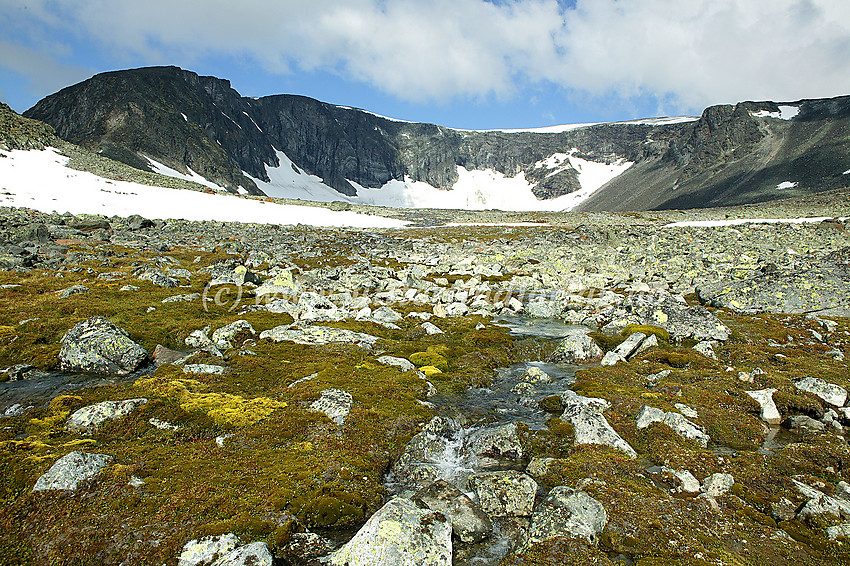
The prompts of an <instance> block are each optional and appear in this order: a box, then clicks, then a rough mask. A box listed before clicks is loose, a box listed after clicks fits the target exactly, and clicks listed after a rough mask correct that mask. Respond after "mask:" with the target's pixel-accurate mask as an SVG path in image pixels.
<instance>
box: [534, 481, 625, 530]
mask: <svg viewBox="0 0 850 566" xmlns="http://www.w3.org/2000/svg"><path fill="white" fill-rule="evenodd" d="M607 524H608V513H606V512H605V507H604V506H603V505H602V503H600V502H599V501H597V500H596V499H594V498H592V497H590V496H589V495H588V494H586V493H585V492H583V491H576V490H574V489H572V488H569V487H566V486H558V487H555V488H553V489H552V491H550V492H549V495H547V496H546V499H544V500H543V502H542V503H541V504H540V505H539V506H538V507H537V509H535V510H534V515H533V516H532V518H531V530H530V531H529V536H528V542H529V543H536V542H543V541H545V540H549V539H553V538H557V537H567V538H583V539H585V540H587V541H588V542H589V543H591V544H595V543H596V541H597V539H598V537H599V533H601V532H602V530H603V529H605V525H607Z"/></svg>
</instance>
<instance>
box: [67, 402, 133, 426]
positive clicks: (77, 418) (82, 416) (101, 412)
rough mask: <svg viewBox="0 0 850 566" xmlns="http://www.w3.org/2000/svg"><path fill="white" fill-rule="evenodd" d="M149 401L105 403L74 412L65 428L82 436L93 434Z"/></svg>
mask: <svg viewBox="0 0 850 566" xmlns="http://www.w3.org/2000/svg"><path fill="white" fill-rule="evenodd" d="M147 402H148V400H147V399H143V398H139V399H126V400H124V401H103V402H102V403H97V404H95V405H89V406H87V407H83V408H82V409H77V410H76V411H74V412H73V413H72V414H71V416H70V417H68V420H67V422H66V423H65V428H66V429H68V430H70V431H72V432H78V433H81V434H91V433H93V432H95V431H96V430H97V427H98V426H100V425H101V424H102V423H104V422H106V421H108V420H110V419H117V418H119V417H123V416H125V415H128V414H130V412H132V411H133V410H134V409H135V408H136V407H140V406H141V405H144V404H145V403H147Z"/></svg>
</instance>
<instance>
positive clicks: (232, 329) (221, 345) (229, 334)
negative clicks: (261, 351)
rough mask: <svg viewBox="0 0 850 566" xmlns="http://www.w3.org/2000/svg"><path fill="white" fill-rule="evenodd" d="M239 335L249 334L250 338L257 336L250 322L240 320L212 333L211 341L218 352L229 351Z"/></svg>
mask: <svg viewBox="0 0 850 566" xmlns="http://www.w3.org/2000/svg"><path fill="white" fill-rule="evenodd" d="M240 333H245V334H249V335H251V336H254V335H256V334H257V332H256V331H255V330H254V327H253V326H251V323H250V322H248V321H247V320H244V319H240V320H236V321H234V322H231V323H230V324H228V325H226V326H222V327H221V328H219V329H218V330H216V331H215V332H213V334H212V338H211V339H212V341H213V343H214V344H215V345H216V347H217V348H218V349H219V350H229V349H231V348H233V347H234V345H233V340H235V339H236V336H237V335H238V334H240Z"/></svg>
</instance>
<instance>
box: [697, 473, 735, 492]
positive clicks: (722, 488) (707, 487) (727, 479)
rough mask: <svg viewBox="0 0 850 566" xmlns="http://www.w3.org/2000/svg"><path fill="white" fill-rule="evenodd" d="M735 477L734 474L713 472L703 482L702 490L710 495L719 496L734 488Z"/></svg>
mask: <svg viewBox="0 0 850 566" xmlns="http://www.w3.org/2000/svg"><path fill="white" fill-rule="evenodd" d="M733 485H735V478H734V477H732V474H724V473H716V474H711V475H710V476H708V477H707V478H705V480H704V481H703V482H702V492H703V493H705V494H706V495H708V496H710V497H719V496H721V495H723V494H724V493H726V492H727V491H729V490H730V489H732V486H733Z"/></svg>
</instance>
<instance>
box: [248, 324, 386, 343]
mask: <svg viewBox="0 0 850 566" xmlns="http://www.w3.org/2000/svg"><path fill="white" fill-rule="evenodd" d="M260 338H261V339H263V340H272V341H274V342H283V341H284V340H289V341H291V342H295V343H296V344H307V345H323V344H356V345H358V346H360V347H361V348H371V347H372V346H374V345H375V342H377V341H378V337H377V336H372V335H371V334H364V333H363V332H354V331H353V330H345V329H342V328H332V327H330V326H308V327H307V328H303V329H292V328H289V327H288V326H278V327H276V328H272V329H271V330H266V331H264V332H262V333H260Z"/></svg>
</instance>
